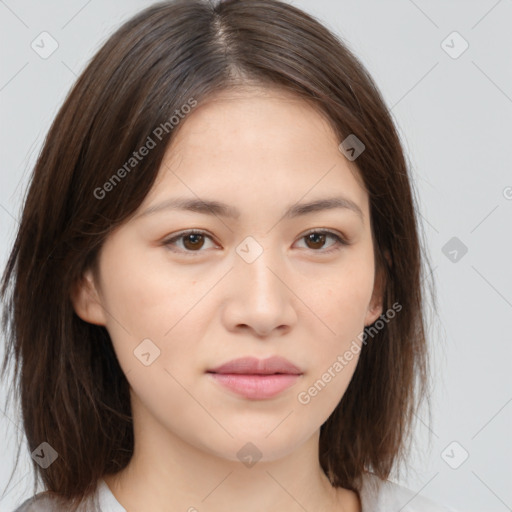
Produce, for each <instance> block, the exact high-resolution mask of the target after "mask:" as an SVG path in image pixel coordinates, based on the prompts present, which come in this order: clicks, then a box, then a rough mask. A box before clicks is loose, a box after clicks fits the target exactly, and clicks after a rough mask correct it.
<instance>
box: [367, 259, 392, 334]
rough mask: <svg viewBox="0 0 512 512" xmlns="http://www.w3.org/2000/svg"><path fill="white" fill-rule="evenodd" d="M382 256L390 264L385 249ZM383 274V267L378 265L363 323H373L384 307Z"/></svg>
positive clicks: (384, 282) (384, 281) (384, 284)
mask: <svg viewBox="0 0 512 512" xmlns="http://www.w3.org/2000/svg"><path fill="white" fill-rule="evenodd" d="M384 256H385V258H386V260H387V261H388V263H389V265H391V264H392V262H391V256H390V254H389V251H385V254H384ZM384 276H385V274H384V269H383V268H382V266H380V267H379V268H378V269H377V271H376V273H375V279H374V284H373V293H372V298H371V300H370V304H369V306H368V311H367V312H366V317H365V320H364V325H371V324H373V322H375V320H377V318H379V316H380V315H382V311H383V308H384V307H383V302H384V289H385V286H386V280H385V277H384Z"/></svg>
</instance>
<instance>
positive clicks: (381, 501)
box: [360, 473, 456, 512]
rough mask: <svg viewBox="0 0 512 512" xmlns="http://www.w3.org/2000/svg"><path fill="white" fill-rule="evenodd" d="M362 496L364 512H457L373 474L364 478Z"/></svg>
mask: <svg viewBox="0 0 512 512" xmlns="http://www.w3.org/2000/svg"><path fill="white" fill-rule="evenodd" d="M360 496H361V507H362V512H399V511H400V512H456V511H455V510H454V509H452V508H449V507H446V506H443V505H440V504H438V503H435V502H434V501H432V500H430V499H428V498H425V497H424V496H421V495H420V494H418V493H417V492H415V491H412V490H411V489H407V488H406V487H403V486H401V485H398V484H395V483H394V482H391V481H389V480H384V481H383V480H381V479H380V478H378V477H377V476H376V475H374V474H372V473H368V474H366V475H365V476H364V477H363V483H362V488H361V491H360Z"/></svg>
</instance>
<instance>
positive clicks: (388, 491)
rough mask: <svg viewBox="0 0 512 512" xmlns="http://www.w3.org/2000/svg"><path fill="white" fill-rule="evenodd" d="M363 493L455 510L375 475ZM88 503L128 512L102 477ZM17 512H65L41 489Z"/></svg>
mask: <svg viewBox="0 0 512 512" xmlns="http://www.w3.org/2000/svg"><path fill="white" fill-rule="evenodd" d="M360 496H361V507H362V512H456V511H455V510H454V509H453V508H450V507H446V506H441V505H439V504H437V503H435V502H433V501H431V500H429V499H427V498H425V497H423V496H421V495H419V494H417V493H415V492H414V491H412V490H410V489H407V488H405V487H402V486H401V485H398V484H395V483H393V482H391V481H389V480H387V481H384V482H383V481H381V480H380V479H379V478H378V477H376V476H375V475H372V474H368V475H366V476H365V477H363V488H362V489H361V492H360ZM86 505H87V506H86V507H85V508H84V507H82V508H80V509H79V510H80V512H82V511H83V512H86V511H87V512H127V511H126V509H125V508H124V507H123V506H122V505H121V504H120V503H119V502H118V501H117V499H116V498H115V496H114V495H113V494H112V492H111V490H110V488H109V487H108V485H107V484H106V482H105V480H103V479H100V480H99V482H98V488H97V491H96V493H95V494H94V495H93V497H92V500H90V501H89V502H88V503H87V504H86ZM14 512H66V511H65V509H64V508H63V507H62V506H59V504H57V503H56V501H55V500H54V499H52V498H50V497H48V496H45V495H44V493H42V492H41V493H38V494H36V495H35V496H33V497H32V498H29V499H28V500H26V501H24V502H23V504H22V505H21V506H20V507H18V508H17V509H16V510H15V511H14Z"/></svg>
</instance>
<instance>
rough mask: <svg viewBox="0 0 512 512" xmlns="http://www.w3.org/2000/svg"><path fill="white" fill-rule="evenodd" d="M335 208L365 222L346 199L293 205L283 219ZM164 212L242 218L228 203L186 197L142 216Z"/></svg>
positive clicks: (150, 209)
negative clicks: (349, 212)
mask: <svg viewBox="0 0 512 512" xmlns="http://www.w3.org/2000/svg"><path fill="white" fill-rule="evenodd" d="M335 208H343V209H346V210H348V211H352V212H354V213H355V214H356V215H357V216H358V217H359V218H360V219H361V220H364V215H363V212H362V210H361V208H360V207H359V206H358V205H357V204H356V203H355V202H354V201H352V200H350V199H348V198H345V197H329V198H325V199H317V200H315V201H311V202H309V203H301V204H292V205H291V206H290V207H288V209H287V210H286V212H285V213H284V215H283V217H282V218H283V219H292V218H295V217H299V216H302V215H307V214H309V213H313V212H319V211H324V210H333V209H335ZM162 210H186V211H192V212H196V213H202V214H206V215H215V216H219V217H229V218H232V219H238V218H239V217H240V210H238V209H237V208H235V207H234V206H230V205H228V204H226V203H222V202H219V201H213V200H206V199H190V198H185V197H176V198H171V199H166V200H165V201H162V202H160V203H157V204H155V205H153V206H150V207H149V208H147V209H146V210H144V211H143V212H142V213H141V216H146V215H152V214H154V213H157V212H160V211H162Z"/></svg>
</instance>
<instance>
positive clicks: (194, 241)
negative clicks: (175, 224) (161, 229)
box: [162, 230, 212, 253]
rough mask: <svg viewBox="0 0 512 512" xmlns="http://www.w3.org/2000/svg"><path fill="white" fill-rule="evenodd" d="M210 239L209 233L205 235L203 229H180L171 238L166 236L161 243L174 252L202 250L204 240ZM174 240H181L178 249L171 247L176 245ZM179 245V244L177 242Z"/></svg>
mask: <svg viewBox="0 0 512 512" xmlns="http://www.w3.org/2000/svg"><path fill="white" fill-rule="evenodd" d="M207 239H209V240H212V237H211V236H210V235H207V234H206V233H205V232H204V231H198V230H190V231H182V232H181V233H178V234H177V235H175V236H173V237H172V238H168V239H166V240H164V241H163V242H162V244H163V245H165V246H167V247H169V248H170V249H171V251H174V252H185V253H193V252H202V251H201V249H202V248H203V247H204V245H205V240H207ZM176 242H182V245H181V247H179V248H178V249H175V248H173V246H176ZM178 245H180V244H178Z"/></svg>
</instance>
